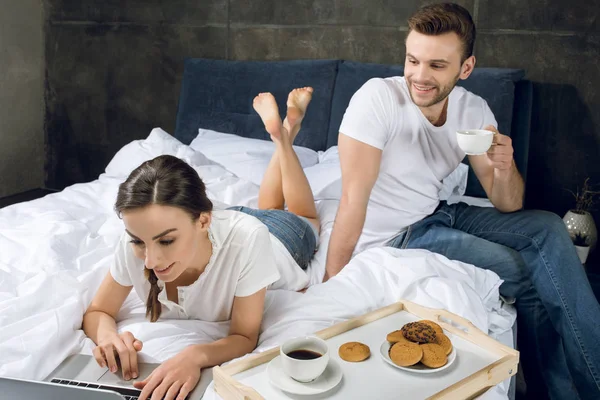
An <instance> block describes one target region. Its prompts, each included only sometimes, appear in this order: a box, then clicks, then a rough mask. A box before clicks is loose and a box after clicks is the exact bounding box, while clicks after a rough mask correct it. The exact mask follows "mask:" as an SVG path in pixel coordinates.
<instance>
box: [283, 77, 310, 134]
mask: <svg viewBox="0 0 600 400" xmlns="http://www.w3.org/2000/svg"><path fill="white" fill-rule="evenodd" d="M312 93H313V88H312V87H310V86H307V87H303V88H298V89H294V90H292V91H291V92H290V94H289V95H288V100H287V107H288V109H287V115H286V117H285V118H286V120H287V124H286V125H288V127H287V128H288V130H289V133H290V140H291V141H292V142H293V141H294V138H295V137H296V135H297V134H298V131H299V129H298V128H299V126H300V124H301V123H302V119H303V118H304V114H305V113H306V108H307V107H308V103H310V100H311V99H312Z"/></svg>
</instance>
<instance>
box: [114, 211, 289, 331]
mask: <svg viewBox="0 0 600 400" xmlns="http://www.w3.org/2000/svg"><path fill="white" fill-rule="evenodd" d="M208 232H209V239H210V240H211V242H212V245H213V254H212V257H211V258H210V261H209V262H208V265H207V266H206V268H205V270H204V272H203V273H202V274H201V275H200V277H199V278H198V279H197V280H196V281H195V282H194V283H192V284H191V285H189V286H185V287H178V303H179V304H178V303H175V302H173V301H170V300H169V299H167V291H166V289H165V288H164V287H165V284H164V282H162V281H161V280H159V281H158V285H159V287H160V288H161V289H162V290H161V292H160V294H159V296H158V300H159V301H160V303H161V304H162V313H161V318H172V319H198V320H201V321H209V322H215V321H228V320H230V319H231V310H232V307H233V300H234V297H236V296H237V297H246V296H250V295H252V294H254V293H256V292H258V291H259V290H261V289H263V288H266V287H268V286H269V285H271V284H273V283H274V282H277V281H278V280H279V279H280V274H279V272H278V269H277V264H276V257H275V254H274V253H275V251H274V247H273V244H272V243H271V235H270V233H269V230H268V229H267V227H266V226H265V225H264V224H263V223H262V222H260V221H259V220H258V219H256V218H254V217H252V216H249V215H247V214H243V213H240V212H235V211H213V212H212V221H211V224H210V227H209V229H208ZM130 240H131V238H130V237H129V235H128V234H127V233H123V236H122V237H121V240H120V242H119V244H118V246H117V250H116V254H115V262H114V263H113V265H112V266H111V268H110V273H111V275H112V277H113V278H114V280H115V281H116V282H117V283H119V284H121V285H123V286H133V288H134V290H135V291H136V293H137V294H138V296H139V297H140V299H141V300H142V301H143V302H144V303H146V301H147V299H148V293H149V292H150V283H149V282H148V280H147V279H146V277H145V276H144V261H143V260H141V259H139V258H137V257H135V255H134V252H133V249H132V247H131V246H132V245H131V244H130V243H129V241H130ZM286 251H287V250H286ZM298 268H299V267H298Z"/></svg>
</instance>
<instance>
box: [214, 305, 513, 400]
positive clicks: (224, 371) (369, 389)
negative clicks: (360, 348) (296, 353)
mask: <svg viewBox="0 0 600 400" xmlns="http://www.w3.org/2000/svg"><path fill="white" fill-rule="evenodd" d="M419 319H428V320H432V321H435V322H437V323H438V324H439V325H441V326H442V328H443V329H444V330H445V331H447V332H446V333H448V332H449V333H450V335H449V336H451V339H452V344H453V346H454V348H455V350H456V352H457V359H456V360H455V362H454V364H453V365H451V366H450V367H449V368H447V369H446V370H444V371H440V372H439V373H434V374H415V373H412V372H406V371H402V370H399V369H396V368H394V367H393V366H390V365H388V364H387V363H385V362H384V361H383V360H382V359H381V355H380V353H379V347H380V345H381V343H382V342H383V341H384V340H385V337H386V335H387V333H388V332H391V331H393V330H396V329H400V327H402V325H404V324H405V323H407V322H411V321H416V320H419ZM315 335H316V336H319V337H320V338H322V339H325V340H327V343H328V345H329V352H330V357H331V359H334V360H335V361H337V362H338V363H339V364H340V366H341V367H342V371H343V373H344V377H343V378H342V382H340V384H339V385H338V387H336V388H334V389H332V390H330V391H329V392H326V393H324V394H321V395H318V396H294V395H288V394H287V393H285V392H282V391H281V390H279V389H277V388H275V387H274V386H272V385H271V384H270V383H269V379H268V376H267V374H266V366H267V364H268V363H269V361H271V360H272V359H274V358H275V357H277V356H278V355H279V347H276V348H273V349H270V350H267V351H265V352H263V353H260V354H255V355H252V356H249V357H247V358H244V359H242V360H239V361H237V362H233V363H231V364H228V365H226V366H223V367H215V368H213V380H214V385H215V391H216V392H217V393H218V394H219V395H220V396H221V397H222V398H223V399H224V400H264V399H267V398H268V399H272V398H273V399H274V398H282V399H286V398H300V397H302V398H305V399H311V398H315V397H316V398H332V399H337V398H339V399H351V398H356V399H363V398H364V399H366V398H375V397H376V398H377V399H382V400H383V399H397V398H399V396H400V395H401V397H403V398H408V399H413V398H415V399H416V398H419V399H425V398H426V399H436V400H437V399H453V400H454V399H468V398H473V397H476V396H479V395H481V394H482V393H483V392H485V391H486V390H488V389H489V388H490V387H493V386H494V385H497V384H498V383H500V382H502V381H504V380H505V379H507V378H509V377H511V376H513V375H515V374H516V373H517V365H518V363H519V352H518V351H516V350H514V349H512V348H510V347H508V346H505V345H503V344H501V343H500V342H498V341H496V340H494V339H492V338H491V337H489V336H487V335H486V334H484V333H483V332H482V331H480V330H479V329H477V328H476V327H475V325H473V324H472V323H471V322H470V321H467V320H466V319H464V318H462V317H459V316H457V315H455V314H453V313H450V312H448V311H446V310H438V309H431V308H427V307H423V306H420V305H417V304H415V303H411V302H409V301H406V300H402V301H399V302H397V303H394V304H391V305H389V306H387V307H383V308H381V309H378V310H375V311H373V312H370V313H367V314H365V315H362V316H359V317H356V318H353V319H350V320H348V321H345V322H342V323H339V324H336V325H333V326H331V327H329V328H326V329H323V330H321V331H319V332H317V333H316V334H315ZM349 341H359V342H363V343H365V344H367V345H369V347H370V348H371V357H370V358H369V359H368V360H366V361H364V362H360V363H347V362H345V361H342V360H341V359H340V358H339V356H338V352H337V349H338V347H339V346H340V345H341V344H342V343H345V342H349ZM330 392H331V393H330Z"/></svg>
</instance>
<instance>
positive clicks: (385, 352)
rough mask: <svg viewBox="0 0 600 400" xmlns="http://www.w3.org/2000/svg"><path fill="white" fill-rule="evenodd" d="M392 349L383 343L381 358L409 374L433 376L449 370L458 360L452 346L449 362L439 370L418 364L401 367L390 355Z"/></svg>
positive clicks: (389, 345) (388, 344)
mask: <svg viewBox="0 0 600 400" xmlns="http://www.w3.org/2000/svg"><path fill="white" fill-rule="evenodd" d="M390 347H392V345H391V344H390V342H388V341H387V340H386V341H384V342H383V343H381V347H380V348H379V350H380V352H381V357H382V358H383V360H384V361H385V362H387V363H388V364H390V365H392V366H394V367H396V368H398V369H403V370H405V371H409V372H416V373H419V374H431V373H433V372H440V371H443V370H445V369H446V368H448V367H449V366H450V365H451V364H452V363H453V362H454V360H456V350H455V349H454V346H452V352H451V353H450V354H448V362H447V363H446V364H445V365H443V366H441V367H439V368H429V367H426V366H424V365H423V364H421V363H417V364H416V365H411V366H410V367H401V366H399V365H396V364H394V362H393V361H392V359H391V358H390V354H389V353H390Z"/></svg>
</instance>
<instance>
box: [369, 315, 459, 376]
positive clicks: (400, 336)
mask: <svg viewBox="0 0 600 400" xmlns="http://www.w3.org/2000/svg"><path fill="white" fill-rule="evenodd" d="M380 351H381V356H382V357H383V359H384V360H385V361H386V362H387V363H389V364H390V365H392V366H394V367H396V368H399V369H403V370H405V371H410V372H417V373H432V372H439V371H442V370H444V369H446V368H448V367H449V366H450V365H452V363H453V362H454V360H456V350H454V346H452V341H451V340H450V338H449V337H448V336H447V335H446V334H445V333H444V330H443V329H442V327H441V326H439V325H438V324H436V323H435V322H433V321H429V320H421V321H415V322H409V323H407V324H405V325H404V326H402V328H401V329H399V330H396V331H393V332H390V333H388V334H387V337H386V340H385V341H384V342H383V343H382V344H381V347H380Z"/></svg>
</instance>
